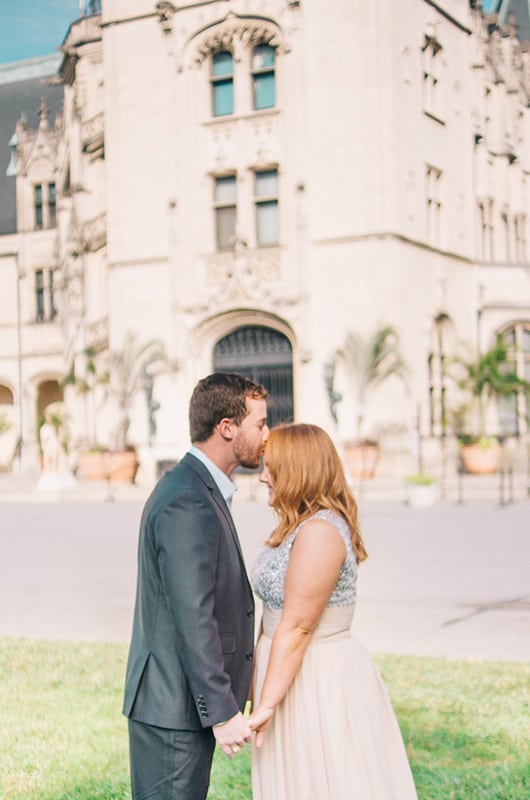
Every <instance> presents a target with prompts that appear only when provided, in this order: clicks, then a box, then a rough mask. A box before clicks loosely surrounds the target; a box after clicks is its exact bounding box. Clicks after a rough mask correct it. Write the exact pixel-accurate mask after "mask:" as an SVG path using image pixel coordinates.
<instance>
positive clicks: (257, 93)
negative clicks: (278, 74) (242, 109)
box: [254, 72, 276, 109]
mask: <svg viewBox="0 0 530 800" xmlns="http://www.w3.org/2000/svg"><path fill="white" fill-rule="evenodd" d="M275 84H276V82H275V79H274V72H264V73H263V74H259V75H254V108H255V109H260V108H273V107H274V105H275V104H276V85H275Z"/></svg>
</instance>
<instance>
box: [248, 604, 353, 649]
mask: <svg viewBox="0 0 530 800" xmlns="http://www.w3.org/2000/svg"><path fill="white" fill-rule="evenodd" d="M354 610H355V606H338V607H333V608H325V609H324V612H323V614H322V616H321V617H320V621H319V623H318V625H317V626H316V628H315V630H314V631H313V634H312V637H311V640H312V641H314V640H318V641H319V642H322V641H331V640H333V641H337V639H345V638H346V637H348V636H349V635H350V627H351V624H352V621H353V612H354ZM281 618H282V609H281V608H279V609H275V608H269V607H268V606H264V607H263V633H264V635H265V636H266V637H267V638H268V639H272V637H273V636H274V634H275V632H276V628H277V627H278V625H279V624H280V620H281Z"/></svg>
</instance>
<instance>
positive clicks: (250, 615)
mask: <svg viewBox="0 0 530 800" xmlns="http://www.w3.org/2000/svg"><path fill="white" fill-rule="evenodd" d="M253 616H254V612H253V610H252V609H251V608H249V609H248V611H247V617H253Z"/></svg>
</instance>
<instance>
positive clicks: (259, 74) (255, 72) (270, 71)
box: [250, 42, 277, 111]
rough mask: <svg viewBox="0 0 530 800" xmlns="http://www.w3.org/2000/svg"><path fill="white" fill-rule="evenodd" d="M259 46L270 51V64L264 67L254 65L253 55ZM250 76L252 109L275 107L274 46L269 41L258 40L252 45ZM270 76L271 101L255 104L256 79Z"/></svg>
mask: <svg viewBox="0 0 530 800" xmlns="http://www.w3.org/2000/svg"><path fill="white" fill-rule="evenodd" d="M259 48H267V49H269V50H270V52H271V53H272V64H271V65H266V66H264V67H255V66H254V55H255V53H256V50H258V49H259ZM250 76H251V85H252V109H253V111H266V110H267V109H269V108H276V99H277V98H276V48H275V47H273V46H272V45H271V44H270V43H269V42H259V43H258V44H256V45H254V47H253V48H252V50H251V52H250ZM268 76H272V79H273V95H274V96H273V102H272V103H271V104H270V105H258V104H257V96H258V88H257V81H259V80H260V78H263V77H268Z"/></svg>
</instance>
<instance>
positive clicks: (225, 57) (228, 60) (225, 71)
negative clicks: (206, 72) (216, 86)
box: [212, 50, 233, 77]
mask: <svg viewBox="0 0 530 800" xmlns="http://www.w3.org/2000/svg"><path fill="white" fill-rule="evenodd" d="M232 65H233V60H232V53H230V52H229V51H228V50H222V51H221V52H220V53H214V54H213V56H212V75H213V76H214V77H218V76H220V75H231V74H232V72H233V66H232Z"/></svg>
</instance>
